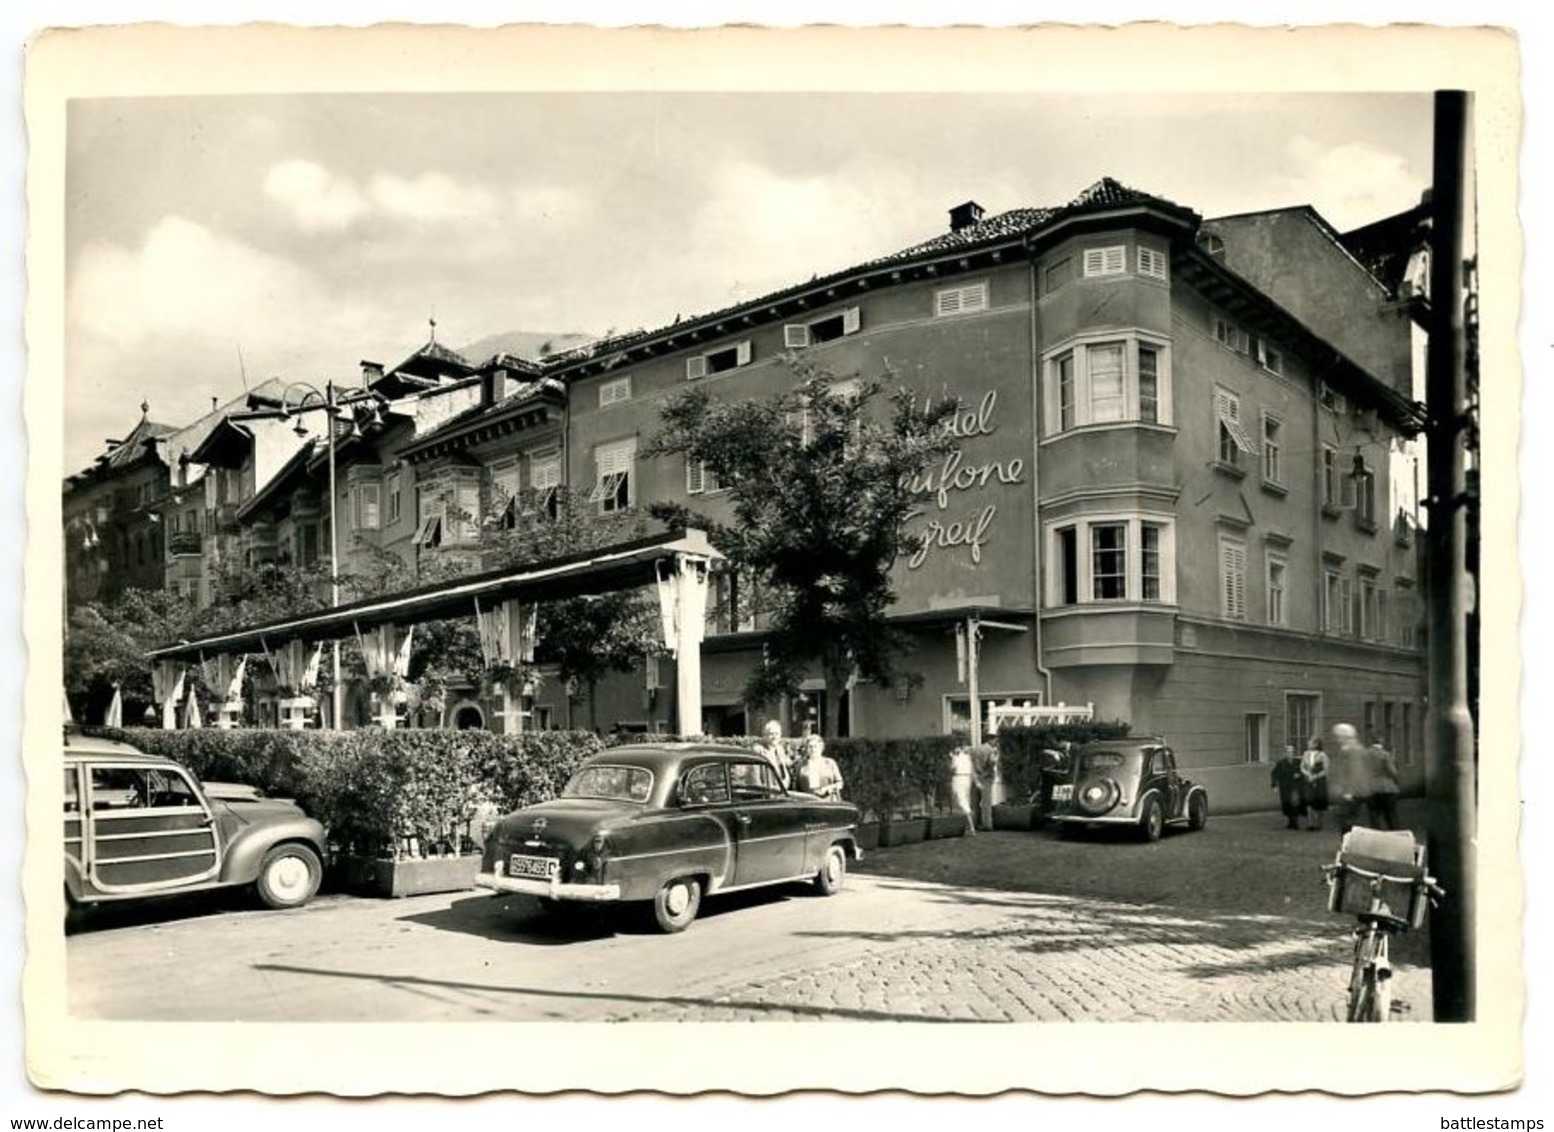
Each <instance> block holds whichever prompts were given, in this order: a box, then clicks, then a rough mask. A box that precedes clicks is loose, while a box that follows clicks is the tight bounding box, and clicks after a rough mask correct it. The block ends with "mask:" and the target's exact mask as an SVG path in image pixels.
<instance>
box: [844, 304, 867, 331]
mask: <svg viewBox="0 0 1554 1132" xmlns="http://www.w3.org/2000/svg"><path fill="white" fill-rule="evenodd" d="M862 325H863V310H862V308H860V307H848V308H847V309H846V310H844V311H843V312H842V333H843V334H856V333H858V328H859V327H861V326H862Z"/></svg>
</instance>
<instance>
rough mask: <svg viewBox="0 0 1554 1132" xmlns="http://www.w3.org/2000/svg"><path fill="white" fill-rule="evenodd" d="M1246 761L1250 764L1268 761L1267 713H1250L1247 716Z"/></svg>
mask: <svg viewBox="0 0 1554 1132" xmlns="http://www.w3.org/2000/svg"><path fill="white" fill-rule="evenodd" d="M1246 761H1247V762H1249V763H1265V762H1267V761H1268V714H1267V713H1266V712H1261V711H1249V712H1247V714H1246Z"/></svg>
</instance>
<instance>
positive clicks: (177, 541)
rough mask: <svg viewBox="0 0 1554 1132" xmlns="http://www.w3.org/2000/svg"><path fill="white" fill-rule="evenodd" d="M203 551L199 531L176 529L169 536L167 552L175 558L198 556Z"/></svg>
mask: <svg viewBox="0 0 1554 1132" xmlns="http://www.w3.org/2000/svg"><path fill="white" fill-rule="evenodd" d="M200 551H201V539H200V532H199V531H174V532H173V533H172V534H170V535H168V536H167V552H168V553H169V554H171V555H172V556H173V557H174V558H183V557H185V556H188V555H194V556H198V555H199V554H200Z"/></svg>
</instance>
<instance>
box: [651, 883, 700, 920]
mask: <svg viewBox="0 0 1554 1132" xmlns="http://www.w3.org/2000/svg"><path fill="white" fill-rule="evenodd" d="M700 909H701V882H700V881H699V880H697V879H696V878H695V877H676V878H675V879H674V880H671V881H667V882H665V883H664V885H663V887H662V888H660V889H659V890H658V895H657V896H655V897H653V922H654V923H655V924H657V925H658V930H659V931H661V932H669V933H673V932H683V931H684V930H685V929H686V928H688V927H690V926H691V921H692V920H694V919H696V913H697V912H698V911H700Z"/></svg>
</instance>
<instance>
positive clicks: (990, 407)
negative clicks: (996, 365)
mask: <svg viewBox="0 0 1554 1132" xmlns="http://www.w3.org/2000/svg"><path fill="white" fill-rule="evenodd" d="M931 406H932V400H931V399H925V401H924V403H923V407H924V408H925V409H926V408H929V407H931ZM941 428H942V429H943V431H944V435H946V436H949V437H952V438H954V439H955V440H957V441H962V442H969V441H975V440H980V439H981V438H983V437H989V436H992V435H993V434H994V433H995V432H997V431H998V390H996V389H990V390H988V391H987V392H986V393H984V394H983V395H982V399H981V400H980V401H978V402H977V403H976V405H975V406H971V407H968V406H966V405H965V404H962V405H961V406H959V407H958V408H957V409H956V411H955V412H954V413H953V414H952V415H951V416H950V417H949V418H948V419H946V420H945V422H944V424H943V425H942V426H941ZM1024 482H1025V461H1024V460H1022V459H1020V458H1019V457H1014V458H1012V459H1007V460H977V459H974V458H968V457H967V455H966V447H965V443H961V444H957V445H956V446H955V447H954V448H951V449H950V450H949V451H948V452H946V453H945V454H944V456H943V458H942V459H940V460H939V461H938V462H937V463H935V464H933V465H932V466H930V467H928V468H925V469H924V470H923V471H922V472H920V473H918V474H917V475H915V476H913V477H912V480H911V487H912V491H913V492H914V493H915V494H918V495H924V496H927V497H928V499H929V500H930V501H931V502H932V504H933V507H934V508H935V509H937V510H938V511H940V512H943V511H948V510H949V509H950V507H951V505H952V504H953V503H954V501H955V499H954V496H955V493H957V492H966V491H973V490H977V489H981V488H985V487H987V486H988V485H990V484H994V485H997V484H1018V483H1024ZM997 515H998V506H997V504H993V503H989V504H985V505H983V506H982V507H981V508H979V509H978V510H977V511H976V512H975V513H974V514H972V515H971V516H969V517H964V518H950V517H948V516H944V515H938V516H935V515H933V514H932V512H930V511H929V510H927V509H919V510H917V511H914V512H913V513H912V514H911V515H910V516H909V517H908V521H909V522H911V521H916V520H918V519H922V518H923V517H924V516H929V517H928V519H927V521H926V522H925V523H924V525H923V527H922V530H921V532H920V533H919V536H918V543H917V547H916V549H915V550H913V552H912V554H911V556H910V557H909V558H908V559H907V568H908V569H911V570H916V569H917V568H918V567H919V566H921V565H922V564H923V563H924V562H926V561H927V560H928V556H929V555H930V554H931V553H932V552H933V551H934V550H954V549H956V548H963V549H965V550H966V551H967V552H969V554H970V556H971V561H972V563H973V564H978V565H980V564H981V562H982V548H983V547H984V546H986V545H987V542H988V540H989V538H990V537H991V536H990V532H991V529H992V526H993V520H994V519H995V518H996V517H997Z"/></svg>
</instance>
